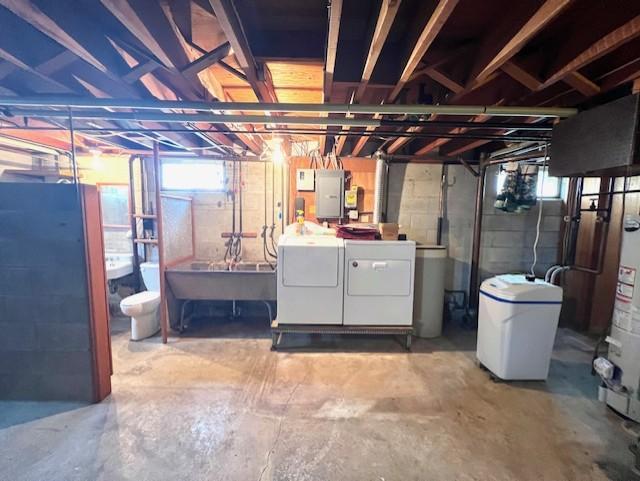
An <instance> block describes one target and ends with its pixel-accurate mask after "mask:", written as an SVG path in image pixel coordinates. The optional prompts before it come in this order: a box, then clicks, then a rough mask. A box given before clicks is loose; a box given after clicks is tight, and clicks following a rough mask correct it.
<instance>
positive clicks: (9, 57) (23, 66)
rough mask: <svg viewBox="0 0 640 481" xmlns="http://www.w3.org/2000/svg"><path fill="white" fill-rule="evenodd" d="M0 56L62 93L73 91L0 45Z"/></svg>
mask: <svg viewBox="0 0 640 481" xmlns="http://www.w3.org/2000/svg"><path fill="white" fill-rule="evenodd" d="M0 58H1V59H3V60H5V61H7V62H10V63H12V64H13V65H14V66H16V67H17V68H19V69H20V70H24V71H25V72H29V73H30V74H32V75H34V76H36V77H38V78H39V79H41V80H43V81H44V82H45V83H47V84H49V85H51V86H53V87H55V88H56V89H57V90H59V91H62V92H64V93H73V90H71V89H70V88H69V87H67V86H66V85H64V84H62V83H60V82H58V81H57V80H55V79H53V78H51V77H49V76H48V75H44V74H42V73H40V72H39V71H38V70H37V69H35V68H34V67H31V66H30V65H27V64H26V63H25V62H23V61H22V60H20V59H19V58H18V57H16V56H14V55H13V54H11V53H10V52H8V51H6V50H4V49H3V48H2V47H0Z"/></svg>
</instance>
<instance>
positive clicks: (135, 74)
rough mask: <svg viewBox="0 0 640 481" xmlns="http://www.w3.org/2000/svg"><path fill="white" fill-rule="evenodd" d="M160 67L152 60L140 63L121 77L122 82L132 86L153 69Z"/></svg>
mask: <svg viewBox="0 0 640 481" xmlns="http://www.w3.org/2000/svg"><path fill="white" fill-rule="evenodd" d="M158 67H160V64H159V63H158V62H156V61H155V60H153V59H149V60H146V61H144V60H143V61H142V62H140V63H138V65H136V66H135V67H133V68H132V69H131V70H129V71H128V72H127V73H126V74H124V75H123V76H122V80H124V81H125V82H126V83H128V84H132V83H134V82H137V81H138V80H140V78H141V77H144V76H145V75H147V74H148V73H151V72H153V71H154V70H155V69H157V68H158Z"/></svg>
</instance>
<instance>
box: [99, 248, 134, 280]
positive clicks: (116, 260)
mask: <svg viewBox="0 0 640 481" xmlns="http://www.w3.org/2000/svg"><path fill="white" fill-rule="evenodd" d="M105 266H106V268H107V280H108V281H112V280H115V279H120V278H121V277H124V276H128V275H129V274H131V273H132V272H133V259H132V256H130V255H128V254H107V255H106V256H105Z"/></svg>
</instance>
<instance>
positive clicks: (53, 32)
mask: <svg viewBox="0 0 640 481" xmlns="http://www.w3.org/2000/svg"><path fill="white" fill-rule="evenodd" d="M0 5H2V6H3V7H5V8H7V9H8V10H10V11H11V12H13V13H14V14H15V15H17V16H18V17H20V18H22V19H23V20H24V21H26V22H27V23H29V24H31V25H32V26H33V27H35V28H36V29H38V30H40V31H41V32H42V33H44V34H45V35H47V36H48V37H50V38H52V39H53V40H55V41H56V42H58V43H59V44H60V45H62V46H63V47H65V48H66V49H68V50H70V51H71V52H73V53H74V54H75V55H76V56H78V57H80V58H81V59H82V60H84V61H85V62H88V63H89V64H91V65H93V66H94V67H95V68H97V69H98V70H100V71H102V72H107V70H108V69H107V67H105V66H104V65H103V64H102V63H101V62H100V61H99V60H98V59H97V58H96V57H94V56H93V55H92V54H91V53H90V52H89V51H88V50H87V49H85V48H84V47H83V46H82V45H81V44H80V43H78V42H77V41H76V40H75V39H74V38H72V37H71V36H70V35H69V34H68V33H67V32H66V31H65V30H64V29H62V28H61V27H60V26H59V25H58V24H57V23H56V22H54V21H53V20H52V19H51V18H49V17H48V16H47V15H46V14H45V13H44V12H42V10H40V9H39V8H38V7H37V6H36V5H35V4H34V3H33V1H31V0H0Z"/></svg>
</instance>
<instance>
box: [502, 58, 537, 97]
mask: <svg viewBox="0 0 640 481" xmlns="http://www.w3.org/2000/svg"><path fill="white" fill-rule="evenodd" d="M500 68H501V69H502V71H503V72H504V73H506V74H507V75H509V77H511V78H512V79H514V80H515V81H517V82H520V83H521V84H522V85H524V86H525V87H527V88H528V89H529V90H531V91H532V92H536V91H538V90H540V88H541V87H542V81H541V80H540V79H538V78H536V77H535V76H534V75H531V74H530V73H529V72H527V71H526V70H525V69H523V68H522V67H521V66H520V65H518V64H517V63H515V62H512V61H509V62H505V63H504V64H503V65H502V67H500Z"/></svg>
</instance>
